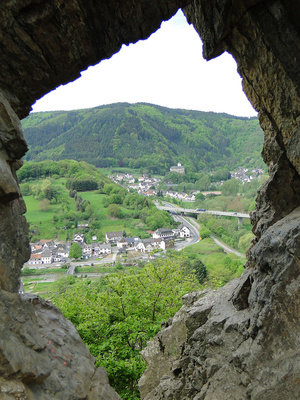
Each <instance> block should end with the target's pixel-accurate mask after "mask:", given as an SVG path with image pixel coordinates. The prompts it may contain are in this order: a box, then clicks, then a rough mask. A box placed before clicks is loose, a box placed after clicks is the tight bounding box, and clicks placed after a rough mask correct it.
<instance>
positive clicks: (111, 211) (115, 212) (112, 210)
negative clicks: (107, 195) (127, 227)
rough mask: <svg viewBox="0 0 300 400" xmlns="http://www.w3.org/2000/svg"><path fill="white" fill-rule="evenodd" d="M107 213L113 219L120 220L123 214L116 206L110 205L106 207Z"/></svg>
mask: <svg viewBox="0 0 300 400" xmlns="http://www.w3.org/2000/svg"><path fill="white" fill-rule="evenodd" d="M107 213H108V214H109V215H110V216H111V217H114V218H122V217H123V214H122V211H121V208H120V207H119V206H118V204H110V205H109V206H108V207H107Z"/></svg>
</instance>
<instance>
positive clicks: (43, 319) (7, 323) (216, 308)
mask: <svg viewBox="0 0 300 400" xmlns="http://www.w3.org/2000/svg"><path fill="white" fill-rule="evenodd" d="M179 7H182V8H183V10H184V13H185V14H186V16H187V18H188V20H189V22H191V23H193V24H194V26H195V28H196V30H197V31H198V32H199V35H200V36H201V38H202V40H203V43H204V56H205V57H206V58H207V59H210V58H213V57H216V56H218V55H219V54H221V53H222V52H223V51H225V50H226V51H229V52H230V53H232V55H233V56H234V57H235V59H236V61H237V64H238V70H239V73H240V74H241V76H242V77H243V86H244V91H245V93H246V94H247V96H248V98H249V99H250V101H251V102H252V104H253V106H254V107H255V108H256V110H257V111H258V112H259V119H260V124H261V127H262V129H263V130H264V134H265V142H264V148H263V153H262V156H263V158H264V161H265V162H266V163H267V165H268V167H269V172H270V179H269V180H268V182H267V183H266V184H265V185H264V186H263V187H262V188H261V189H260V191H259V194H258V198H257V209H256V212H255V213H254V214H253V218H252V222H253V225H254V228H253V230H254V233H255V235H256V241H255V243H254V244H253V247H252V248H251V250H250V251H249V253H248V262H247V265H246V267H247V268H246V271H245V273H244V275H243V276H242V277H241V279H239V280H237V281H233V282H231V283H230V284H228V285H227V286H226V287H225V288H223V289H221V290H219V291H217V292H209V293H207V294H206V295H205V296H204V297H203V298H201V299H198V297H197V295H196V294H195V295H194V296H193V295H190V296H187V298H186V306H185V308H184V309H183V310H182V311H181V312H180V313H179V314H178V315H177V316H176V317H175V318H174V319H173V323H171V321H170V322H169V326H167V327H165V328H164V329H163V330H162V332H161V333H160V334H159V335H158V337H157V338H156V339H155V340H154V341H153V342H152V344H150V345H149V346H148V348H147V350H146V351H145V357H146V359H147V360H148V363H149V367H148V370H147V371H146V373H145V375H144V376H143V378H142V380H141V385H140V387H141V392H142V396H143V397H144V398H147V399H154V398H155V399H182V398H186V399H188V398H190V399H199V400H200V399H206V400H208V399H214V400H216V399H221V398H222V399H224V398H225V399H234V398H236V399H250V398H251V399H260V400H261V399H271V398H272V399H283V398H297V397H299V392H297V390H299V389H298V387H299V379H300V359H299V350H298V349H299V338H300V335H299V320H298V317H299V268H300V260H299V259H300V239H299V238H300V235H299V226H300V178H299V174H300V155H299V153H300V146H299V144H300V128H299V121H300V99H299V96H300V62H299V61H300V60H299V57H300V40H299V39H300V38H299V36H300V22H299V21H300V6H299V5H298V4H295V2H294V1H292V0H285V1H283V0H239V1H238V0H225V1H224V0H213V1H210V2H207V1H206V0H193V1H190V0H166V1H163V2H161V1H159V0H152V1H146V0H127V1H121V0H113V1H110V2H107V1H96V0H71V1H68V2H66V1H63V0H55V1H53V2H48V1H44V0H14V1H13V0H5V1H4V2H2V3H1V5H0V16H1V27H0V48H1V60H0V145H1V151H0V216H1V222H0V244H1V252H0V287H1V291H0V296H1V300H2V302H1V307H0V320H1V324H0V355H1V357H0V360H1V362H0V366H1V369H0V370H1V374H0V395H1V396H2V398H4V399H15V398H20V399H40V398H45V399H53V398H56V399H63V398H64V399H68V398H70V399H71V398H78V399H80V398H82V399H83V398H89V399H101V398H102V399H110V398H111V399H113V398H118V396H117V395H116V394H115V393H114V392H113V391H112V389H111V388H110V387H109V385H108V383H107V379H106V377H105V373H104V372H103V371H101V370H99V369H97V370H96V369H95V368H94V366H93V359H92V357H91V356H90V355H89V354H88V352H87V350H86V349H85V347H84V346H83V344H82V343H81V342H80V339H79V337H78V335H77V334H76V332H75V330H74V328H73V327H72V326H71V325H70V324H69V323H68V322H67V321H66V320H64V319H63V317H62V316H61V314H60V313H59V311H58V310H57V309H55V308H54V307H53V306H51V305H50V304H48V303H47V302H44V301H41V300H40V299H38V298H37V297H28V296H19V295H18V294H17V290H18V286H19V274H20V270H21V267H22V265H23V263H24V262H25V261H26V260H27V259H28V257H29V243H28V228H27V223H26V220H25V218H24V216H23V214H24V212H25V205H24V202H23V200H22V197H21V194H20V191H19V187H18V183H17V179H16V174H15V171H16V170H17V169H18V168H19V167H20V165H21V161H20V159H21V158H22V156H23V155H24V154H25V152H26V150H27V145H26V140H25V139H24V136H23V133H22V129H21V126H20V121H19V119H22V118H23V117H25V116H26V115H27V114H28V112H29V110H30V107H31V105H32V104H33V102H34V101H35V100H36V99H38V98H39V97H41V96H42V95H43V94H45V93H47V92H49V91H50V90H52V89H53V88H55V87H57V86H58V85H60V84H63V83H66V82H69V81H71V80H74V79H75V78H77V77H78V76H79V73H80V71H82V70H83V69H85V68H87V67H88V66H89V65H93V64H95V63H97V62H99V61H100V60H102V59H104V58H108V57H110V56H111V55H112V54H113V53H115V52H117V51H118V50H119V48H120V47H121V45H122V44H123V43H125V44H128V43H130V42H135V41H137V40H139V39H144V38H146V37H148V36H149V35H150V34H151V33H152V32H153V31H155V30H156V29H157V28H158V27H159V25H160V23H161V21H162V20H165V19H168V18H170V17H171V16H172V15H174V14H175V13H176V11H177V10H178V8H179ZM174 344H176V346H175V345H174ZM162 360H163V363H162V362H161V361H162ZM162 366H163V368H162ZM1 396H0V397H1Z"/></svg>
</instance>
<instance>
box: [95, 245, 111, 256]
mask: <svg viewBox="0 0 300 400" xmlns="http://www.w3.org/2000/svg"><path fill="white" fill-rule="evenodd" d="M97 251H99V252H98V254H111V244H110V243H104V244H99V245H98V249H97ZM95 252H96V249H95Z"/></svg>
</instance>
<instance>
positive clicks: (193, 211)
mask: <svg viewBox="0 0 300 400" xmlns="http://www.w3.org/2000/svg"><path fill="white" fill-rule="evenodd" d="M156 206H157V208H158V209H160V210H165V211H168V212H170V213H177V214H181V215H185V214H211V215H219V216H223V217H234V218H237V219H238V224H239V225H242V224H243V218H248V219H250V215H249V214H244V213H240V212H234V211H213V210H205V209H204V208H196V209H192V208H182V207H172V206H169V205H163V206H160V205H156Z"/></svg>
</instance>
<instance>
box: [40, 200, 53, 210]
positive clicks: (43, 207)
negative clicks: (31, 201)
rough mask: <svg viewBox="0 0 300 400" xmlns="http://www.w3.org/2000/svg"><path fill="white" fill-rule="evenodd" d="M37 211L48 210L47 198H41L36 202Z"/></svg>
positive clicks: (48, 202)
mask: <svg viewBox="0 0 300 400" xmlns="http://www.w3.org/2000/svg"><path fill="white" fill-rule="evenodd" d="M38 210H39V211H49V210H50V201H49V200H48V199H43V200H41V201H40V202H39V204H38Z"/></svg>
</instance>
